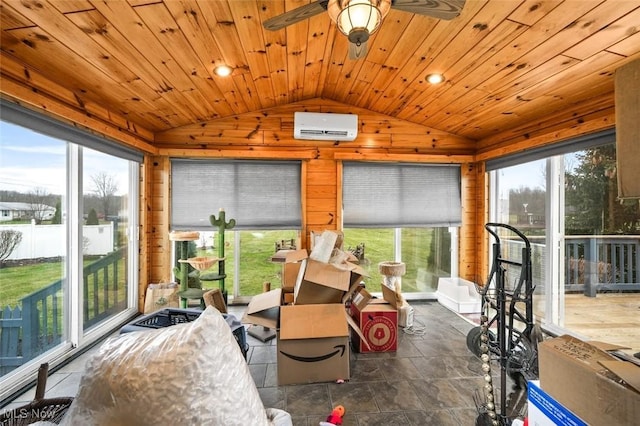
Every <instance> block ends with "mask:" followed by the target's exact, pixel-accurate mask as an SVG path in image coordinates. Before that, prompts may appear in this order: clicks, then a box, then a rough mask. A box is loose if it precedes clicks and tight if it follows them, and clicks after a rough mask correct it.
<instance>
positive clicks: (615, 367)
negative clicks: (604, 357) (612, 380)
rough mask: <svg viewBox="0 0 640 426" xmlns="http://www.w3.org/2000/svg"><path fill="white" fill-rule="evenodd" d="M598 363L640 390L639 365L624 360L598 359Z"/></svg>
mask: <svg viewBox="0 0 640 426" xmlns="http://www.w3.org/2000/svg"><path fill="white" fill-rule="evenodd" d="M600 364H601V365H602V366H603V367H604V368H606V369H607V370H609V371H611V372H612V373H613V374H615V375H616V376H618V377H620V378H621V379H622V380H624V381H625V383H627V384H628V385H629V386H631V387H632V388H634V389H635V390H636V391H637V392H640V367H638V366H637V365H635V364H632V363H630V362H626V361H600Z"/></svg>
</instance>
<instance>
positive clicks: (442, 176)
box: [343, 162, 462, 297]
mask: <svg viewBox="0 0 640 426" xmlns="http://www.w3.org/2000/svg"><path fill="white" fill-rule="evenodd" d="M461 214H462V212H461V200H460V167H459V166H458V165H434V164H411V163H393V164H390V163H367V162H345V163H344V164H343V222H344V225H343V226H344V234H345V248H346V249H351V250H356V249H358V248H360V250H361V251H362V252H363V259H362V263H363V265H364V266H365V268H366V269H367V271H368V273H369V276H370V277H369V279H368V280H367V286H368V287H369V289H370V290H371V291H373V292H379V291H381V288H380V285H381V282H382V276H381V275H380V274H379V272H378V264H379V263H380V262H383V261H401V262H404V263H405V265H406V270H407V272H406V274H405V275H404V276H403V277H402V291H403V292H404V293H413V294H414V295H420V297H423V296H424V295H425V294H429V293H434V292H435V291H436V289H437V281H438V277H441V276H451V274H452V273H453V272H454V271H453V270H452V265H453V264H455V263H456V262H457V259H452V258H451V254H452V251H451V247H452V236H451V235H454V236H455V235H456V234H455V229H456V227H457V226H459V225H460V223H461ZM454 239H455V237H454Z"/></svg>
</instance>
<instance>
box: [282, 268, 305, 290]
mask: <svg viewBox="0 0 640 426" xmlns="http://www.w3.org/2000/svg"><path fill="white" fill-rule="evenodd" d="M301 266H302V263H301V262H296V263H285V264H284V265H282V288H283V289H285V290H287V291H291V293H293V289H294V288H295V287H296V279H297V278H298V274H299V273H300V267H301Z"/></svg>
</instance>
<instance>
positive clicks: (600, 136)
mask: <svg viewBox="0 0 640 426" xmlns="http://www.w3.org/2000/svg"><path fill="white" fill-rule="evenodd" d="M615 141H616V131H615V129H608V130H603V131H600V132H596V133H592V134H590V135H584V136H579V137H576V138H572V139H569V140H567V141H564V142H559V143H555V144H551V145H546V146H542V147H539V148H533V149H529V150H526V151H522V152H518V153H516V154H511V155H505V156H504V157H499V158H493V159H491V160H487V162H486V168H485V169H486V171H488V172H490V171H492V170H498V169H502V168H504V167H511V166H516V165H518V164H524V163H529V162H531V161H536V160H541V159H543V158H549V157H553V156H556V155H562V154H569V153H571V152H576V151H582V150H585V149H589V148H595V147H597V146H602V145H606V144H609V143H613V142H615Z"/></svg>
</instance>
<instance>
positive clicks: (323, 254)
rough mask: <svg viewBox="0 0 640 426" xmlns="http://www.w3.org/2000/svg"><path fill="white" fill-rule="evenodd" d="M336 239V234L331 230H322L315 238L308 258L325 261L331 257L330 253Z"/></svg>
mask: <svg viewBox="0 0 640 426" xmlns="http://www.w3.org/2000/svg"><path fill="white" fill-rule="evenodd" d="M337 241H338V234H337V233H336V232H332V231H324V232H323V233H322V235H320V236H319V237H318V238H316V239H315V241H314V244H313V248H312V249H311V253H310V254H309V259H313V260H316V261H318V262H322V263H327V262H329V259H331V253H333V248H334V247H335V246H336V242H337Z"/></svg>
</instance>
